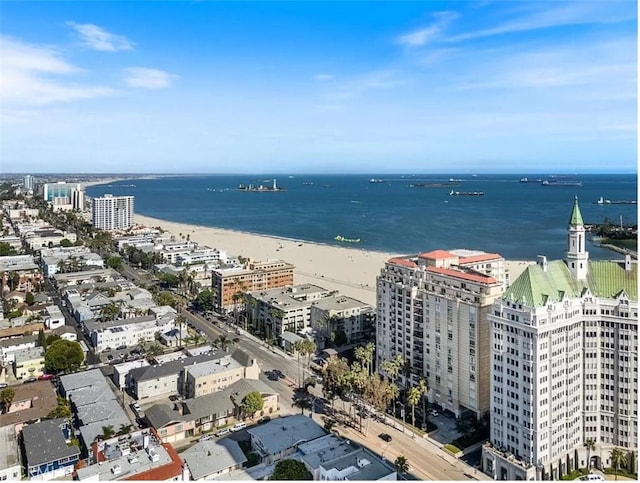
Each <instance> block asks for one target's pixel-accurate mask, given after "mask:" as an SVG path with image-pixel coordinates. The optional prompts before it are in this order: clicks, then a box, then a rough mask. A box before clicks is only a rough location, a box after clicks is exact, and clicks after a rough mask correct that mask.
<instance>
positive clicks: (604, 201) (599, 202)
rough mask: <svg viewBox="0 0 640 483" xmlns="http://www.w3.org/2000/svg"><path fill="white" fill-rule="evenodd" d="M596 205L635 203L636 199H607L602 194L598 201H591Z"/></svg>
mask: <svg viewBox="0 0 640 483" xmlns="http://www.w3.org/2000/svg"><path fill="white" fill-rule="evenodd" d="M593 203H594V204H596V205H635V204H637V201H635V200H607V199H604V198H603V197H602V196H601V197H600V199H599V200H598V201H594V202H593Z"/></svg>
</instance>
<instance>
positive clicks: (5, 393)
mask: <svg viewBox="0 0 640 483" xmlns="http://www.w3.org/2000/svg"><path fill="white" fill-rule="evenodd" d="M15 397H16V391H15V389H13V388H12V387H5V388H4V389H3V390H2V391H0V403H2V408H3V410H4V412H7V413H8V412H9V409H10V408H11V404H13V399H14V398H15Z"/></svg>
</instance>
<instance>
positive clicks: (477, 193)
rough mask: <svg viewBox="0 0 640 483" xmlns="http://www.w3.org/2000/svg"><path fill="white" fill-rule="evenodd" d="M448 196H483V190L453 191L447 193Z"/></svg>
mask: <svg viewBox="0 0 640 483" xmlns="http://www.w3.org/2000/svg"><path fill="white" fill-rule="evenodd" d="M449 196H484V192H483V191H453V190H451V192H450V193H449Z"/></svg>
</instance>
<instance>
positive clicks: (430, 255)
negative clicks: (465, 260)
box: [418, 250, 458, 260]
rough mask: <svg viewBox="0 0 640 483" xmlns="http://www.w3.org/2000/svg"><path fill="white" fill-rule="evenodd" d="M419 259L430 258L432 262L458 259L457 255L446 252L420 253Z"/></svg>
mask: <svg viewBox="0 0 640 483" xmlns="http://www.w3.org/2000/svg"><path fill="white" fill-rule="evenodd" d="M418 256H419V257H420V258H430V259H433V260H442V259H443V258H458V255H454V254H453V253H449V252H448V251H446V250H433V251H432V252H426V253H421V254H420V255H418Z"/></svg>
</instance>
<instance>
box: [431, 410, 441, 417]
mask: <svg viewBox="0 0 640 483" xmlns="http://www.w3.org/2000/svg"><path fill="white" fill-rule="evenodd" d="M429 414H430V415H431V416H433V417H434V418H435V417H436V416H439V415H440V413H439V412H438V411H436V410H435V409H431V410H429Z"/></svg>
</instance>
